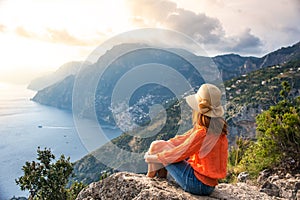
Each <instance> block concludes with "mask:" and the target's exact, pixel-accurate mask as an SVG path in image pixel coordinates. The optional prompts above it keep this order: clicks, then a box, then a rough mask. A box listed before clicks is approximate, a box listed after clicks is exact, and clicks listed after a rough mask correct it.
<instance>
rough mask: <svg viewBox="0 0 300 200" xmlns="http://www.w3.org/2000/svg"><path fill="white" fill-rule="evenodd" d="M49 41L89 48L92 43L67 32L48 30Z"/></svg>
mask: <svg viewBox="0 0 300 200" xmlns="http://www.w3.org/2000/svg"><path fill="white" fill-rule="evenodd" d="M47 32H48V40H49V41H50V42H53V43H62V44H66V45H71V46H73V45H74V46H89V45H90V44H91V43H90V41H86V40H81V39H79V38H76V37H75V36H73V35H71V34H70V33H68V32H67V31H66V30H55V29H47Z"/></svg>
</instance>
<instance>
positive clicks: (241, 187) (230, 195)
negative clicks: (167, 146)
mask: <svg viewBox="0 0 300 200" xmlns="http://www.w3.org/2000/svg"><path fill="white" fill-rule="evenodd" d="M88 199H101V200H106V199H122V200H126V199H128V200H142V199H147V200H149V199H153V200H154V199H156V200H159V199H161V200H168V199H169V200H171V199H172V200H217V199H223V200H224V199H228V200H229V199H230V200H235V199H244V200H248V199H249V200H256V199H257V200H261V199H266V200H268V199H274V198H272V197H270V196H268V195H267V194H265V193H262V192H259V191H258V189H257V188H256V187H254V186H249V185H247V184H246V183H238V184H237V185H231V184H219V185H218V186H217V187H216V189H215V191H214V192H213V193H212V194H211V195H210V196H197V195H192V194H190V193H187V192H185V191H183V190H182V189H181V188H180V187H179V186H178V185H177V184H176V183H174V181H172V180H166V179H158V178H154V179H151V178H148V177H146V176H145V175H141V174H133V173H128V172H119V173H116V174H113V175H112V176H110V177H108V178H106V179H104V180H102V181H100V182H94V183H91V184H90V185H89V186H88V187H87V188H85V189H83V190H82V191H81V192H80V193H79V194H78V196H77V198H76V200H88ZM277 199H280V198H277Z"/></svg>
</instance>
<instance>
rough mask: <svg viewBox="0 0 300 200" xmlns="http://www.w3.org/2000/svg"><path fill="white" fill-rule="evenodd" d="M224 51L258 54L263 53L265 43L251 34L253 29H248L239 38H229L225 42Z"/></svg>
mask: <svg viewBox="0 0 300 200" xmlns="http://www.w3.org/2000/svg"><path fill="white" fill-rule="evenodd" d="M223 44H224V45H222V43H221V45H222V48H223V50H224V51H233V52H241V53H257V52H260V51H261V47H262V46H263V42H262V41H261V39H259V38H258V37H257V36H255V35H253V34H252V33H251V29H246V30H245V31H244V32H242V33H241V34H239V35H238V36H236V37H235V36H232V37H227V38H225V40H224V41H223Z"/></svg>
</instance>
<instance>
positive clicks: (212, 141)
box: [144, 84, 228, 195]
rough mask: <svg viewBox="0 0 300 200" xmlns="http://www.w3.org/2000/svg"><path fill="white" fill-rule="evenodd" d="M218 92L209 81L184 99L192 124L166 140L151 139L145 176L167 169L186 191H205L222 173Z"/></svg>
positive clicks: (221, 112) (160, 174)
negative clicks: (188, 108) (180, 133)
mask: <svg viewBox="0 0 300 200" xmlns="http://www.w3.org/2000/svg"><path fill="white" fill-rule="evenodd" d="M221 96H222V93H221V91H220V90H219V88H217V87H216V86H214V85H212V84H203V85H202V86H201V87H200V88H199V90H198V92H197V93H196V94H195V95H191V96H188V97H187V98H186V101H187V103H188V105H189V106H190V107H191V108H192V109H193V128H192V129H191V130H189V131H188V132H186V133H185V134H183V135H177V136H176V137H174V138H171V139H170V140H168V141H164V140H157V141H154V142H152V143H151V146H150V148H149V151H148V152H147V153H146V154H145V157H144V158H145V161H146V162H147V163H148V173H147V176H148V177H155V176H156V175H157V176H158V177H166V175H167V172H168V173H169V174H170V175H171V176H172V177H173V178H174V179H175V181H176V182H177V183H178V184H179V185H180V186H181V187H182V188H183V189H184V190H185V191H187V192H190V193H193V194H197V195H209V194H211V193H212V192H213V190H214V187H215V186H216V185H217V184H218V179H221V178H224V177H225V176H226V166H227V156H228V141H227V137H226V135H227V133H228V132H227V124H226V122H225V120H224V119H223V118H222V116H223V115H224V109H223V107H222V105H221Z"/></svg>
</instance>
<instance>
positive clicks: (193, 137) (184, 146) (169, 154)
mask: <svg viewBox="0 0 300 200" xmlns="http://www.w3.org/2000/svg"><path fill="white" fill-rule="evenodd" d="M205 136H206V130H205V129H198V130H194V131H192V132H191V133H190V134H189V136H188V137H186V139H185V140H184V141H183V142H182V143H181V144H180V145H178V146H176V147H174V148H172V149H169V150H166V151H163V152H161V153H158V154H156V155H157V159H158V160H159V161H160V162H161V163H163V164H164V165H167V164H169V163H175V162H179V161H182V160H184V159H186V158H188V157H189V156H191V155H192V154H194V153H196V152H198V151H199V150H200V148H201V145H202V142H203V140H204V138H205Z"/></svg>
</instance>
